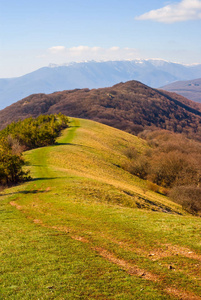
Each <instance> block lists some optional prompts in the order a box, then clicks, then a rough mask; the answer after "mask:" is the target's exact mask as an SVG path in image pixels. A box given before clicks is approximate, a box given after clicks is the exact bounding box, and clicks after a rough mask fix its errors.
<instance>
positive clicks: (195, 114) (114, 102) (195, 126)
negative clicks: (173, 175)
mask: <svg viewBox="0 0 201 300" xmlns="http://www.w3.org/2000/svg"><path fill="white" fill-rule="evenodd" d="M59 112H61V113H63V114H65V115H67V116H70V117H79V118H85V119H91V120H94V121H98V122H100V123H104V124H107V125H110V126H113V127H116V128H119V129H122V130H126V131H128V132H130V133H134V134H138V133H139V132H141V131H143V130H144V129H153V130H155V129H168V130H170V131H174V132H179V133H185V134H187V135H188V136H191V137H194V136H198V135H199V134H200V133H201V125H200V124H201V104H200V103H196V102H193V101H190V100H188V99H186V98H184V97H182V96H180V95H177V94H175V93H171V92H165V91H159V90H156V89H152V88H150V87H148V86H146V85H144V84H142V83H140V82H138V81H129V82H126V83H119V84H117V85H114V86H112V87H108V88H100V89H92V90H89V89H75V90H69V91H63V92H56V93H53V94H49V95H46V94H34V95H31V96H29V97H27V98H25V99H23V100H21V101H18V102H16V103H14V104H12V105H11V106H9V107H6V108H5V109H3V110H1V111H0V128H4V127H5V126H6V125H7V124H9V123H11V122H12V121H17V120H19V119H25V118H27V117H30V116H33V117H37V116H39V115H41V114H53V113H59Z"/></svg>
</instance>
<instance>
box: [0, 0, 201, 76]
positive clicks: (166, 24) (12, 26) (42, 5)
mask: <svg viewBox="0 0 201 300" xmlns="http://www.w3.org/2000/svg"><path fill="white" fill-rule="evenodd" d="M200 32H201V1H199V0H177V1H175V0H172V1H162V0H149V1H147V0H141V1H139V0H121V1H120V0H99V1H95V0H34V1H31V0H0V78H10V77H18V76H21V75H24V74H27V73H30V72H32V71H34V70H37V69H39V68H41V67H44V66H48V65H49V64H63V63H69V62H72V61H76V62H79V61H85V60H98V61H100V60H126V59H130V60H132V59H163V60H167V61H171V62H177V63H182V64H196V63H199V64H201V37H200Z"/></svg>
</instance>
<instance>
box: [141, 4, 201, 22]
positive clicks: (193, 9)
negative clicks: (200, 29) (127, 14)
mask: <svg viewBox="0 0 201 300" xmlns="http://www.w3.org/2000/svg"><path fill="white" fill-rule="evenodd" d="M135 19H136V20H152V21H157V22H162V23H175V22H182V21H187V20H197V19H201V1H199V0H182V1H180V2H177V3H173V4H169V5H166V6H164V7H163V8H159V9H156V10H151V11H149V12H147V13H145V14H143V15H141V16H138V17H136V18H135Z"/></svg>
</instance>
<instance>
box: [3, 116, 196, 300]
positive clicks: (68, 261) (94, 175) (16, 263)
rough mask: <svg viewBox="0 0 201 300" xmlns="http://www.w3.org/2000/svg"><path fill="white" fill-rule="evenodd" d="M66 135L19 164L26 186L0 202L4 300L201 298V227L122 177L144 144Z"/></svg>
mask: <svg viewBox="0 0 201 300" xmlns="http://www.w3.org/2000/svg"><path fill="white" fill-rule="evenodd" d="M71 125H72V127H71V128H69V129H67V130H65V131H64V132H63V135H62V136H61V137H60V138H59V139H58V140H57V145H55V146H51V147H46V148H39V149H35V150H31V151H28V152H27V153H26V154H25V157H26V159H27V160H28V161H29V162H30V165H29V168H30V170H31V174H32V177H33V180H32V181H31V182H27V183H25V184H23V185H21V186H17V187H13V188H10V189H7V190H5V191H3V192H2V193H1V194H0V220H1V225H0V226H1V238H0V249H1V257H0V260H1V269H0V273H1V277H0V299H143V300H144V299H178V297H181V294H180V296H175V293H174V292H170V291H167V289H168V288H170V290H171V289H172V290H173V289H176V290H177V291H178V293H187V295H190V296H189V297H191V296H192V295H193V296H196V295H197V297H198V295H199V294H200V293H201V290H200V285H199V279H200V275H199V274H200V273H199V271H200V269H199V268H200V260H201V243H200V232H201V219H200V218H197V217H193V216H191V215H189V214H187V213H186V212H185V211H183V210H182V208H181V207H180V206H179V205H177V204H175V203H173V202H171V201H170V199H168V198H167V197H165V196H162V195H159V194H157V193H154V192H150V191H148V190H146V183H145V182H144V181H142V180H140V179H138V178H137V177H135V176H132V175H131V174H129V173H128V172H126V171H124V170H123V169H122V168H121V167H120V166H121V163H122V162H123V161H124V160H125V159H126V157H125V156H124V149H125V148H126V147H127V146H128V145H135V147H138V148H139V149H143V147H146V144H145V143H144V141H143V140H140V139H138V138H136V137H134V136H132V135H129V134H127V133H124V132H121V131H119V130H116V129H113V128H110V127H107V126H105V125H101V124H98V123H95V122H92V121H87V120H76V119H75V120H71ZM10 203H11V204H12V205H11V204H10ZM139 206H141V207H142V208H144V209H139ZM164 211H165V212H164ZM167 212H169V213H167ZM132 268H133V269H132ZM132 272H133V273H132ZM140 272H141V273H140ZM149 276H150V278H149ZM154 276H155V277H156V278H157V280H155V279H154V278H155V277H154ZM183 297H184V294H183ZM189 299H190V298H189Z"/></svg>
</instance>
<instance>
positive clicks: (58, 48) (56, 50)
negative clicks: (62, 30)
mask: <svg viewBox="0 0 201 300" xmlns="http://www.w3.org/2000/svg"><path fill="white" fill-rule="evenodd" d="M48 50H49V52H50V53H52V54H57V53H60V52H63V51H65V47H64V46H55V47H51V48H49V49H48Z"/></svg>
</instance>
